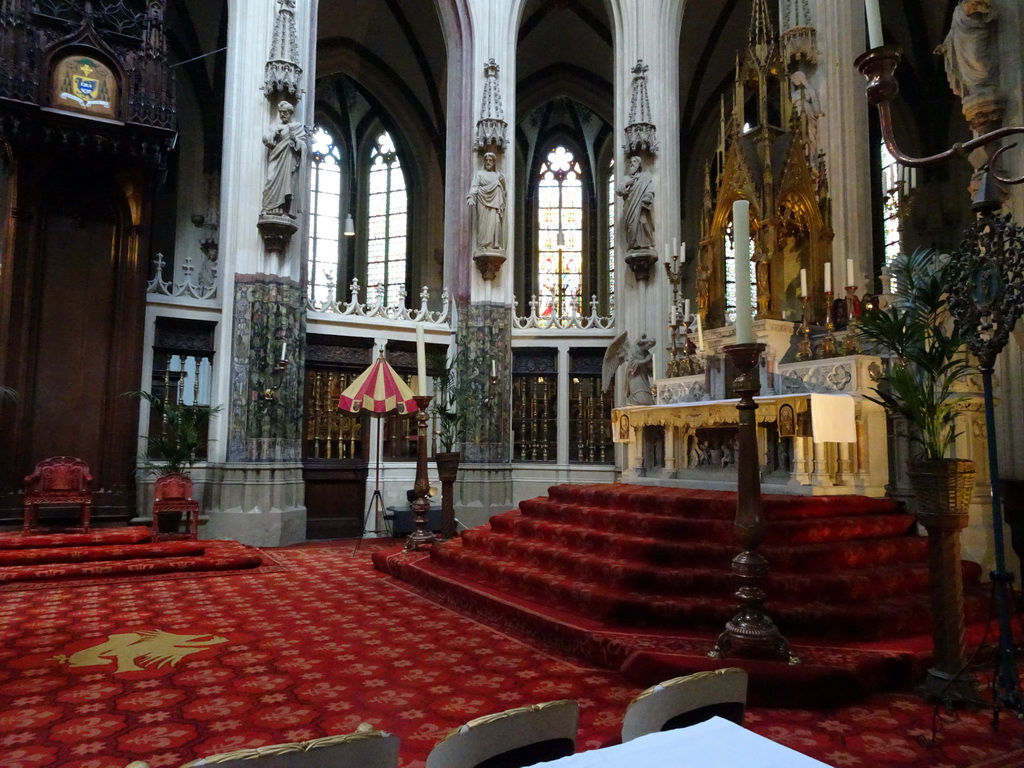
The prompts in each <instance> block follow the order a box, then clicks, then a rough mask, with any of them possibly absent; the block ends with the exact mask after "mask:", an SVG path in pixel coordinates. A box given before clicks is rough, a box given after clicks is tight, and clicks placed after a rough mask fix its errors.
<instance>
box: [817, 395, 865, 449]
mask: <svg viewBox="0 0 1024 768" xmlns="http://www.w3.org/2000/svg"><path fill="white" fill-rule="evenodd" d="M811 432H812V433H813V434H814V442H816V443H856V442H857V413H856V406H855V405H854V403H853V398H852V397H850V396H849V395H811Z"/></svg>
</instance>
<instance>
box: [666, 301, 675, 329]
mask: <svg viewBox="0 0 1024 768" xmlns="http://www.w3.org/2000/svg"><path fill="white" fill-rule="evenodd" d="M668 324H669V325H675V324H676V307H675V305H674V304H673V305H672V311H671V312H669V321H668Z"/></svg>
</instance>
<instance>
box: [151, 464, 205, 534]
mask: <svg viewBox="0 0 1024 768" xmlns="http://www.w3.org/2000/svg"><path fill="white" fill-rule="evenodd" d="M153 494H154V496H153V523H152V529H151V530H152V532H153V538H154V539H157V538H160V537H161V536H162V537H163V538H169V537H171V536H175V535H177V534H168V533H163V534H162V533H161V532H160V516H161V515H170V514H175V515H178V514H182V513H184V514H185V531H186V533H185V535H186V536H187V537H188V538H190V539H196V538H198V537H199V502H198V501H196V500H195V499H193V498H192V478H191V477H189V476H188V475H184V474H181V473H180V472H172V473H170V474H167V475H160V477H158V478H157V479H156V483H155V485H154V486H153Z"/></svg>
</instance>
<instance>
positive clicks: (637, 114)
mask: <svg viewBox="0 0 1024 768" xmlns="http://www.w3.org/2000/svg"><path fill="white" fill-rule="evenodd" d="M648 69H649V67H648V66H647V65H646V64H644V62H643V59H637V61H636V66H634V67H633V88H632V93H631V94H630V99H629V122H628V124H627V125H626V146H625V150H626V153H627V154H630V155H632V154H636V153H637V152H638V151H640V150H645V151H647V152H650V153H651V154H652V155H656V154H658V129H657V127H656V126H655V125H654V122H653V120H652V119H651V101H650V98H649V97H648V95H647V70H648Z"/></svg>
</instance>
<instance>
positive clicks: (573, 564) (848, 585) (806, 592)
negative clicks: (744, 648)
mask: <svg viewBox="0 0 1024 768" xmlns="http://www.w3.org/2000/svg"><path fill="white" fill-rule="evenodd" d="M466 534H467V535H466V536H465V537H464V539H463V550H464V555H463V557H464V559H465V561H466V562H467V563H468V561H469V560H471V559H472V558H473V557H476V556H479V557H481V558H484V559H487V558H490V557H493V556H499V557H503V558H506V559H510V560H513V561H515V562H519V563H522V564H523V565H528V566H532V567H536V568H539V569H550V570H553V571H557V572H559V573H563V574H568V575H572V576H573V577H574V578H576V579H579V580H586V581H589V582H596V583H600V584H605V585H609V586H614V587H617V588H621V589H628V590H638V591H642V592H645V593H648V594H652V595H666V594H667V595H672V594H675V595H686V594H708V595H711V596H716V597H718V596H731V595H732V594H733V592H735V590H736V580H735V576H734V575H733V573H732V569H731V559H730V560H726V559H725V558H724V557H723V560H722V563H721V567H719V568H715V569H711V568H706V567H704V568H687V567H653V566H651V565H650V564H649V563H645V562H641V561H637V560H629V559H623V558H610V557H602V556H600V555H595V554H593V553H591V552H584V551H578V550H571V549H566V548H564V547H561V546H557V545H553V544H547V543H544V542H539V541H529V540H523V539H518V538H515V537H512V536H505V535H502V534H498V533H494V532H488V531H485V530H481V529H476V530H474V531H467V532H466ZM434 551H435V552H437V553H438V555H439V556H440V553H441V552H442V551H443V550H442V549H440V548H435V550H434ZM927 587H928V568H927V565H925V564H924V563H923V562H920V563H913V562H912V563H901V564H900V565H896V566H893V567H890V568H876V569H872V570H871V571H856V570H836V571H829V572H825V573H814V574H794V573H780V572H776V571H773V572H771V573H770V575H769V577H768V579H767V581H766V584H765V588H766V589H767V590H768V592H769V593H770V594H773V595H778V594H782V595H785V596H786V599H787V600H820V599H821V598H822V597H823V596H827V597H828V599H829V600H833V601H836V602H850V601H856V600H869V599H870V600H874V599H879V598H882V597H887V596H890V595H898V594H905V593H907V592H910V591H917V592H920V591H922V590H926V589H927Z"/></svg>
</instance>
